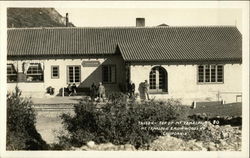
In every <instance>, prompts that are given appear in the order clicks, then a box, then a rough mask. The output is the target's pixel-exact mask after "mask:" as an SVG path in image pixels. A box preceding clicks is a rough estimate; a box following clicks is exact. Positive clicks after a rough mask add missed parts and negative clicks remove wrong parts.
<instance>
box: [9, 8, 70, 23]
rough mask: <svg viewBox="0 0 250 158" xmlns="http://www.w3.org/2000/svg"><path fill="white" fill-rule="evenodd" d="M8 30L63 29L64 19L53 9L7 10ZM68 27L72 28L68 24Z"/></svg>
mask: <svg viewBox="0 0 250 158" xmlns="http://www.w3.org/2000/svg"><path fill="white" fill-rule="evenodd" d="M7 25H8V28H22V27H65V17H63V16H62V15H60V14H59V13H58V12H57V11H56V10H55V9H54V8H8V10H7ZM69 26H70V27H74V25H73V24H72V23H69Z"/></svg>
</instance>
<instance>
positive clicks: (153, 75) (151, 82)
mask: <svg viewBox="0 0 250 158" xmlns="http://www.w3.org/2000/svg"><path fill="white" fill-rule="evenodd" d="M149 88H150V89H156V72H155V68H153V69H152V71H151V72H150V74H149Z"/></svg>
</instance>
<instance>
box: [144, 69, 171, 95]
mask: <svg viewBox="0 0 250 158" xmlns="http://www.w3.org/2000/svg"><path fill="white" fill-rule="evenodd" d="M155 68H157V69H155ZM153 69H155V72H156V71H158V73H157V74H158V75H159V76H158V77H157V76H156V75H157V74H152V76H153V75H155V89H151V82H150V81H151V80H150V79H151V78H150V75H151V72H152V71H153ZM160 69H162V71H163V73H164V75H165V81H164V82H163V81H162V82H163V83H162V84H164V83H165V85H164V87H165V88H162V89H160V88H159V87H160V84H158V86H157V84H156V83H157V82H159V83H160V80H159V79H160ZM157 79H158V80H159V81H157ZM148 81H149V93H151V94H168V72H167V70H166V69H165V68H164V67H162V66H154V67H152V68H151V69H150V72H149V80H148Z"/></svg>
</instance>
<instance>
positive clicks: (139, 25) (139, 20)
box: [136, 18, 145, 27]
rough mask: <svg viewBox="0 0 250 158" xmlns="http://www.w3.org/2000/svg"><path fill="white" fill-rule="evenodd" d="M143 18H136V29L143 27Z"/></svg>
mask: <svg viewBox="0 0 250 158" xmlns="http://www.w3.org/2000/svg"><path fill="white" fill-rule="evenodd" d="M144 26H145V18H136V27H144Z"/></svg>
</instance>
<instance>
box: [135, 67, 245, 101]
mask: <svg viewBox="0 0 250 158" xmlns="http://www.w3.org/2000/svg"><path fill="white" fill-rule="evenodd" d="M154 66H157V65H144V66H142V65H131V68H130V69H131V80H132V81H133V82H134V83H135V85H136V92H138V93H139V91H138V87H139V84H140V83H141V82H144V80H148V81H149V73H150V71H151V68H152V67H154ZM161 66H162V67H164V68H165V69H166V71H167V73H168V93H167V94H166V93H165V94H151V95H150V96H151V97H155V98H156V99H167V98H178V99H181V100H182V102H183V103H185V104H189V105H190V104H191V103H192V101H217V100H218V92H219V94H220V95H219V100H222V99H223V100H225V101H226V102H235V101H236V95H239V94H241V91H242V66H241V65H240V64H225V65H224V83H204V84H200V83H197V65H161Z"/></svg>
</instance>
